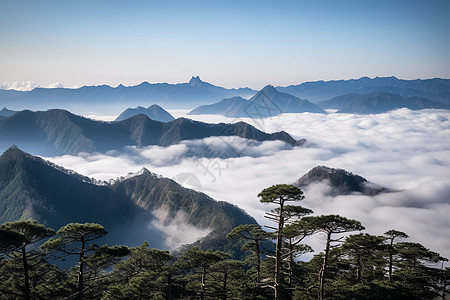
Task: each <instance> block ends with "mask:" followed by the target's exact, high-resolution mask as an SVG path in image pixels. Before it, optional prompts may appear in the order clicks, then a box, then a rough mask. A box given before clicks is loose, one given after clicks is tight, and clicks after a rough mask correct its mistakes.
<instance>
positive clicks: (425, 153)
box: [50, 109, 450, 258]
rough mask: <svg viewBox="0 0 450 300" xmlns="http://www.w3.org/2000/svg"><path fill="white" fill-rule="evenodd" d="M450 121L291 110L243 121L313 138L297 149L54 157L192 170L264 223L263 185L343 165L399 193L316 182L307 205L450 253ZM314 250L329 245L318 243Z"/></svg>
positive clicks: (85, 167)
mask: <svg viewBox="0 0 450 300" xmlns="http://www.w3.org/2000/svg"><path fill="white" fill-rule="evenodd" d="M191 117H193V118H195V119H197V120H200V121H208V122H211V121H213V120H214V121H215V122H219V121H220V122H230V121H235V120H234V119H227V118H225V117H221V116H219V117H217V116H208V115H204V116H191ZM449 119H450V112H449V111H445V110H442V111H441V110H422V111H410V110H407V109H401V110H397V111H393V112H390V113H385V114H379V115H351V114H330V115H321V114H308V113H305V114H283V115H280V116H277V117H273V118H270V119H266V120H264V123H262V122H261V121H260V120H256V121H253V120H251V119H242V120H243V121H246V122H249V123H254V124H256V125H258V126H260V129H262V130H264V131H267V132H275V131H280V130H285V131H286V132H288V133H290V134H291V135H293V136H294V137H295V138H297V139H299V138H306V139H307V140H308V141H309V143H308V146H307V147H304V148H294V149H291V148H290V147H286V146H285V145H283V143H279V142H265V143H251V144H250V145H246V144H242V142H243V141H242V140H239V139H237V140H236V141H237V144H238V145H239V146H238V147H243V148H244V155H242V156H237V157H236V156H235V157H233V156H231V157H228V158H217V157H210V156H208V155H206V157H201V156H202V155H201V151H202V150H201V149H202V147H204V146H205V144H206V145H214V146H215V147H218V148H219V149H224V148H225V149H227V148H226V146H227V143H226V142H229V141H226V140H223V139H221V138H212V139H210V140H202V141H190V142H185V143H182V144H180V145H174V146H171V147H168V148H161V147H148V148H144V149H137V148H133V149H129V151H128V152H127V153H126V154H118V153H111V154H103V155H95V156H90V155H82V156H79V157H71V156H63V157H54V158H50V160H52V161H53V162H55V163H57V164H61V165H63V166H65V167H67V168H69V169H74V170H76V171H78V172H80V173H82V174H84V175H87V176H93V177H96V178H101V179H109V178H115V177H118V176H122V175H125V174H126V173H127V172H136V171H138V170H139V169H141V168H142V167H143V166H145V167H147V168H148V169H149V170H151V171H153V172H155V173H158V174H162V175H163V176H165V177H169V178H177V175H179V174H184V175H186V174H191V175H192V176H193V178H196V180H197V179H198V182H199V184H196V185H197V186H199V189H202V191H203V192H205V193H206V194H208V195H210V196H211V197H213V198H214V199H216V200H224V201H228V202H231V203H233V204H236V205H238V206H240V207H241V208H243V209H244V210H245V211H247V212H248V213H249V214H250V215H252V216H253V217H255V218H256V219H257V221H258V222H260V223H263V224H267V223H266V222H267V220H266V219H265V218H264V217H263V215H264V212H265V211H267V210H269V209H272V208H274V207H272V206H269V205H263V204H261V203H259V202H258V198H257V194H258V193H259V192H260V191H261V190H262V189H263V188H266V187H269V186H271V185H273V184H278V183H292V182H294V181H295V180H297V179H298V178H299V177H301V176H302V175H303V174H305V173H306V172H308V171H309V170H310V169H311V168H313V167H314V166H316V165H326V166H329V167H334V168H342V169H346V170H348V171H350V172H353V173H355V174H359V175H361V176H363V177H365V178H366V179H368V180H369V181H372V182H374V183H377V184H380V185H383V186H386V187H388V188H392V189H395V190H400V192H398V193H390V194H383V195H379V196H376V197H367V196H355V195H350V196H338V197H334V198H332V197H329V196H326V195H325V194H324V191H325V190H326V189H327V188H329V187H327V186H326V185H324V184H318V185H314V186H312V187H310V188H309V189H308V190H307V191H305V194H306V199H305V200H304V201H303V204H302V205H303V206H305V207H309V208H311V209H313V210H314V212H315V213H316V214H331V213H333V214H341V215H343V216H345V217H349V218H355V219H357V220H359V221H361V222H362V223H363V225H364V226H366V228H367V231H368V232H370V233H373V234H382V233H383V232H385V231H386V230H389V229H397V230H402V231H405V232H406V233H408V234H409V235H410V236H411V238H412V240H414V241H417V242H420V243H422V244H424V245H425V246H426V247H428V248H430V249H432V250H434V251H437V252H439V253H441V254H442V255H443V256H445V257H447V258H450V250H449V249H450V223H449V222H450V221H449V220H450V219H449V218H448V215H449V214H450V121H449ZM199 151H200V152H199ZM187 154H188V155H187ZM195 154H197V156H200V157H196V155H195ZM186 155H187V156H186ZM185 177H186V176H184V177H183V178H185ZM180 178H181V177H180ZM194 187H195V185H194ZM313 246H314V245H313ZM316 250H321V248H320V245H319V248H318V249H316Z"/></svg>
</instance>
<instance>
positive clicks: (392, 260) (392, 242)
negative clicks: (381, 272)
mask: <svg viewBox="0 0 450 300" xmlns="http://www.w3.org/2000/svg"><path fill="white" fill-rule="evenodd" d="M390 246H391V247H390V249H389V283H392V265H393V264H394V256H393V255H392V251H393V246H394V238H392V239H391V244H390Z"/></svg>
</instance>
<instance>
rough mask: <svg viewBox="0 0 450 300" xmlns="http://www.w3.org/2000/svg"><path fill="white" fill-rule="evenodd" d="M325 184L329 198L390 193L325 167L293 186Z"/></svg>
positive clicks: (343, 172)
mask: <svg viewBox="0 0 450 300" xmlns="http://www.w3.org/2000/svg"><path fill="white" fill-rule="evenodd" d="M324 181H325V182H326V183H327V184H329V185H330V187H331V190H330V192H329V194H330V195H331V196H337V195H348V194H353V193H361V194H363V195H368V196H374V195H378V194H381V193H387V192H392V190H389V189H387V188H385V187H382V186H378V185H376V184H374V183H371V182H369V181H367V179H365V178H364V177H361V176H359V175H356V174H352V173H350V172H348V171H345V170H342V169H333V168H329V167H326V166H317V167H314V168H313V169H311V170H310V171H309V172H308V173H306V174H305V175H303V176H302V177H301V178H300V179H298V180H297V181H296V182H295V183H294V185H295V186H297V187H300V188H305V187H307V186H308V185H310V184H313V183H319V182H324Z"/></svg>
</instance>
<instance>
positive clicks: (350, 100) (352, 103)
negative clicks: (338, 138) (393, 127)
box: [319, 93, 450, 114]
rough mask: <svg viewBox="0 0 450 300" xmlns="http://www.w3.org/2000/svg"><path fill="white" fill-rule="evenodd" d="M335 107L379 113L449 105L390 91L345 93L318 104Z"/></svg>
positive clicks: (355, 112)
mask: <svg viewBox="0 0 450 300" xmlns="http://www.w3.org/2000/svg"><path fill="white" fill-rule="evenodd" d="M319 105H320V106H321V107H323V108H333V109H337V110H338V112H339V113H353V114H379V113H384V112H387V111H390V110H394V109H399V108H408V109H411V110H420V109H426V108H443V109H450V105H446V104H443V103H440V102H432V101H430V100H428V99H424V98H418V97H403V96H400V95H397V94H390V93H371V94H347V95H343V96H339V97H335V98H332V99H330V100H328V101H325V102H321V103H320V104H319Z"/></svg>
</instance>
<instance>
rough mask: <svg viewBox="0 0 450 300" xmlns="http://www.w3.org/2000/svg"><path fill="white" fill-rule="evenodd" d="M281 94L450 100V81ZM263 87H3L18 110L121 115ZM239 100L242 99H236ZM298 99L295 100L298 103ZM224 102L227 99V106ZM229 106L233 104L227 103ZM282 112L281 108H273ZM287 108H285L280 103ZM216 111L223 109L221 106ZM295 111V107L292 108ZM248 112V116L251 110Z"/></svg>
mask: <svg viewBox="0 0 450 300" xmlns="http://www.w3.org/2000/svg"><path fill="white" fill-rule="evenodd" d="M276 89H277V90H278V91H279V92H282V93H287V94H290V95H291V97H292V96H295V97H297V98H300V99H307V100H308V101H310V102H312V103H315V104H318V103H320V102H323V101H327V100H330V99H332V98H335V97H338V96H343V95H347V94H370V93H389V94H398V95H400V96H403V97H418V98H424V99H428V100H430V101H432V102H441V103H444V104H450V79H441V78H434V79H425V80H422V79H416V80H404V79H398V78H396V77H376V78H368V77H362V78H359V79H350V80H332V81H314V82H305V83H301V84H297V85H290V86H285V87H283V86H278V87H276ZM256 93H257V91H255V90H252V89H250V88H238V89H226V88H223V87H220V86H215V85H213V84H210V83H207V82H205V81H202V80H201V79H200V78H199V77H198V76H193V77H192V78H191V79H190V81H189V82H186V83H178V84H169V83H148V82H143V83H141V84H139V85H135V86H127V87H126V86H123V85H119V86H117V87H111V86H108V85H99V86H83V87H81V88H76V89H69V88H35V89H33V90H31V91H15V90H0V107H1V106H6V107H8V108H10V109H14V110H24V109H31V110H45V109H52V108H61V109H66V110H70V111H73V112H76V113H79V114H92V112H94V113H96V114H100V115H108V114H117V113H118V112H120V111H123V110H124V108H126V107H135V106H146V105H149V104H158V105H162V106H163V107H165V108H177V109H192V107H197V106H200V105H207V104H218V103H217V102H218V101H221V100H223V99H229V98H232V97H236V96H239V97H242V98H245V99H249V98H250V97H252V96H254V95H255V94H256ZM235 100H236V99H235ZM236 101H237V102H236V104H237V103H240V104H239V106H238V107H239V108H238V109H237V111H239V114H237V113H233V112H232V110H231V111H230V112H223V113H224V114H230V115H231V116H234V115H236V114H237V115H239V116H242V109H245V107H242V104H241V103H243V102H242V99H240V100H236ZM294 102H295V101H294ZM223 104H224V103H222V105H223ZM227 105H228V104H227ZM272 108H274V109H275V111H276V110H277V108H276V107H272ZM279 108H280V109H283V107H282V106H279ZM208 109H213V110H216V111H217V110H219V111H222V110H223V108H221V105H218V106H216V107H213V108H208ZM292 112H294V111H292ZM246 115H247V114H246Z"/></svg>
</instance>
